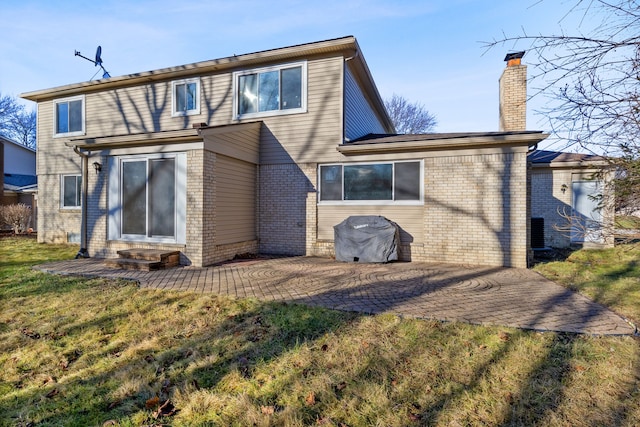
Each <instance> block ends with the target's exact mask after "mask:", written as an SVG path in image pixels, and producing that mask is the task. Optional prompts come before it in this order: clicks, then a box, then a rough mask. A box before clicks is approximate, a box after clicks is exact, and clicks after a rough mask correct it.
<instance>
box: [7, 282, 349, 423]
mask: <svg viewBox="0 0 640 427" xmlns="http://www.w3.org/2000/svg"><path fill="white" fill-rule="evenodd" d="M147 292H148V293H150V295H152V297H151V298H150V301H148V303H147V304H145V306H143V307H140V310H139V311H138V312H137V313H136V314H137V315H140V316H147V315H149V314H150V313H152V312H153V307H154V306H158V307H159V306H172V305H173V306H180V305H188V304H190V303H192V302H193V299H192V298H189V295H188V294H187V295H185V294H175V293H162V292H157V291H155V292H153V291H147ZM214 305H215V304H214ZM201 310H202V315H203V316H204V315H205V312H207V311H209V310H215V307H202V308H201ZM96 314H97V316H96V318H95V319H92V320H90V321H86V322H79V323H75V324H68V325H65V326H64V327H62V328H60V332H62V333H61V334H60V336H59V338H53V339H49V340H48V341H50V342H49V343H48V344H49V345H51V346H53V347H60V352H59V353H60V354H61V355H67V354H71V357H69V358H67V359H68V360H67V363H68V364H69V366H68V367H67V368H65V369H64V371H67V369H68V371H67V372H65V373H63V375H65V377H66V378H64V380H63V381H60V382H59V383H56V382H54V383H43V384H42V386H41V387H30V390H28V391H27V389H26V388H25V389H24V390H20V389H19V388H21V387H22V386H23V384H14V387H15V388H18V389H17V390H14V391H15V393H13V394H12V396H11V397H7V396H5V397H4V398H3V397H0V413H2V414H4V415H3V416H0V425H14V424H15V423H19V420H20V419H21V417H22V418H23V419H29V420H34V421H35V422H36V424H37V425H59V424H60V425H62V424H64V425H77V426H85V425H98V424H100V425H101V424H102V423H104V422H105V421H107V420H109V419H122V418H126V417H128V416H130V415H131V414H132V413H135V412H138V411H141V410H142V411H144V410H145V409H148V408H146V405H147V401H148V400H149V399H152V398H154V397H158V398H159V399H163V400H164V399H169V398H170V397H171V396H172V394H173V393H174V392H175V389H176V388H185V387H187V388H192V389H199V388H212V387H215V386H216V385H217V384H218V383H219V381H220V380H221V379H222V378H224V377H225V376H226V375H228V374H229V373H230V372H233V371H237V372H239V373H240V374H241V375H242V376H243V377H250V376H251V375H252V371H253V369H254V367H255V365H256V364H257V363H261V362H265V361H270V360H274V359H276V358H278V357H279V356H280V355H282V354H283V353H285V352H288V351H290V350H291V349H293V348H295V347H296V346H299V345H300V344H301V343H304V342H308V341H313V340H315V339H316V338H318V337H320V336H322V335H323V334H325V333H327V332H330V331H333V330H335V329H336V328H339V327H340V326H341V325H343V324H344V323H345V322H349V321H351V320H352V319H353V318H355V317H356V316H355V315H349V314H345V313H338V312H332V311H329V310H322V309H309V308H306V307H303V306H295V305H288V304H279V303H269V304H257V305H255V306H254V307H253V308H251V309H249V310H247V311H244V312H242V313H233V314H229V315H225V316H226V319H225V320H224V321H222V322H219V323H217V324H212V325H211V326H212V327H211V328H200V330H199V331H198V332H196V333H191V332H190V331H189V328H184V329H181V330H175V331H173V332H172V333H171V334H169V337H167V336H162V337H159V338H158V339H159V342H155V341H154V338H153V336H149V337H147V338H145V339H144V340H143V341H146V342H136V341H138V340H140V338H137V337H130V339H131V341H128V340H127V337H119V338H116V335H114V336H111V335H113V334H114V333H116V332H117V329H118V324H121V323H122V322H127V321H131V319H130V320H128V319H127V317H129V316H130V315H128V314H125V313H119V314H116V313H113V314H114V315H113V316H110V315H105V314H100V313H96ZM83 334H89V335H92V334H102V335H103V336H104V338H103V339H102V340H101V343H102V346H101V347H100V348H90V349H88V348H82V344H79V345H78V348H77V349H73V348H68V347H65V343H70V342H82V339H81V337H82V335H83ZM243 338H246V340H244V339H243ZM25 339H26V338H25ZM41 339H45V338H44V336H43V338H41ZM74 354H75V358H74ZM205 361H206V362H205ZM95 364H98V365H99V366H102V367H104V365H105V364H106V365H107V366H108V365H111V367H109V368H107V369H104V370H103V372H99V373H97V371H100V370H101V369H100V368H96V367H95ZM194 366H195V367H194ZM46 368H51V370H54V369H53V368H54V367H45V368H43V370H44V371H45V372H46V370H47V369H46ZM74 371H75V372H74ZM39 374H43V373H42V372H40V373H39ZM23 375H24V376H25V379H28V380H34V379H35V377H36V376H37V375H38V373H36V372H35V371H33V370H29V369H28V368H25V370H24V372H23ZM136 376H138V378H136ZM12 388H13V387H12ZM150 412H151V411H150Z"/></svg>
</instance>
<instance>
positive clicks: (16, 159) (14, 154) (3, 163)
mask: <svg viewBox="0 0 640 427" xmlns="http://www.w3.org/2000/svg"><path fill="white" fill-rule="evenodd" d="M0 167H1V168H2V169H1V170H0V175H1V179H2V181H1V182H0V184H1V185H2V189H3V193H2V198H1V199H0V204H1V205H11V204H16V203H23V204H25V205H28V206H31V207H32V208H33V212H34V213H35V211H36V206H37V192H38V180H37V177H36V151H35V150H33V149H31V148H28V147H25V146H24V145H22V144H19V143H17V142H15V141H13V140H11V139H8V138H5V137H3V136H1V135H0ZM33 227H34V228H35V221H34V224H33Z"/></svg>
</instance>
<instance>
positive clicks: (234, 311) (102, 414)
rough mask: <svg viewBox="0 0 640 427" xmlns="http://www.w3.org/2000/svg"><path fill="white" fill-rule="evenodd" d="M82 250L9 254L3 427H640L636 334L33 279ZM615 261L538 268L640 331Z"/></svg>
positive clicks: (0, 389)
mask: <svg viewBox="0 0 640 427" xmlns="http://www.w3.org/2000/svg"><path fill="white" fill-rule="evenodd" d="M76 250H77V247H72V246H54V245H39V244H37V243H35V242H34V241H33V240H31V239H1V240H0V426H27V425H33V426H58V425H60V426H62V425H64V426H94V425H95V426H102V425H116V426H151V425H172V426H218V425H219V426H252V425H255V426H306V425H322V426H352V427H353V426H371V425H374V426H375V425H379V426H413V425H454V426H458V425H460V426H467V425H489V426H494V425H495V426H498V425H499V426H504V425H557V426H566V425H572V426H595V425H621V426H633V425H638V424H640V392H639V390H638V387H639V384H640V347H639V345H638V341H637V339H636V338H633V337H589V336H576V335H566V334H554V333H537V332H531V331H521V330H516V329H510V328H499V327H482V326H472V325H467V324H461V323H440V322H435V321H420V320H408V319H401V318H399V317H396V316H391V315H383V316H360V315H357V314H353V313H343V312H337V311H332V310H325V309H319V308H308V307H303V306H299V305H292V304H275V303H263V302H259V301H256V300H247V299H232V298H228V297H222V296H217V295H213V294H205V295H201V294H193V293H177V292H164V291H155V290H143V289H139V288H138V287H137V286H135V285H134V284H132V283H129V282H125V281H111V280H101V279H93V280H87V279H79V278H72V277H60V276H52V275H46V274H43V273H40V272H36V271H33V270H31V266H32V265H33V264H36V263H39V262H42V261H45V260H47V261H48V260H53V259H65V258H72V257H73V256H74V255H75V253H76ZM613 254H614V255H611V254H609V255H607V253H603V254H602V255H600V256H601V257H602V258H597V257H596V253H595V252H592V253H589V254H585V255H581V254H576V255H574V256H575V258H573V257H572V258H573V259H570V260H569V261H568V262H567V263H559V264H556V263H551V264H546V265H541V266H538V267H537V268H539V269H540V271H542V272H543V273H544V274H552V275H556V276H557V278H559V279H560V278H562V280H564V278H565V277H569V276H570V277H572V279H571V280H569V281H567V282H566V283H567V284H568V285H570V286H571V287H573V288H575V289H579V290H580V291H584V292H585V293H587V294H589V293H590V292H595V293H592V295H594V297H596V298H599V299H600V301H602V302H604V303H606V304H610V305H611V306H612V307H614V308H615V309H616V310H617V311H618V312H620V313H621V314H623V315H626V316H628V317H634V318H638V317H639V316H638V313H637V310H638V304H637V302H638V301H637V298H638V296H637V292H638V288H639V285H638V282H637V280H636V281H634V280H632V279H633V278H634V277H637V276H638V274H637V273H638V271H637V267H636V266H635V264H634V262H633V255H629V258H626V256H627V255H624V256H623V255H620V254H619V253H618V252H614V253H613ZM583 257H585V258H583ZM587 259H588V260H589V261H587ZM596 260H600V261H597V262H596ZM608 263H611V264H615V265H617V267H605V266H606V265H608ZM561 264H562V265H564V264H567V265H568V267H562V268H561V267H560V265H561ZM596 265H598V268H602V271H600V270H598V269H596V268H595V267H594V266H596ZM585 270H588V271H589V274H587V273H586V272H585ZM590 275H593V276H590ZM581 277H584V279H583V281H578V280H577V279H576V278H581ZM605 278H606V280H605ZM596 290H597V292H596ZM634 292H635V294H633V293H634ZM629 294H633V295H635V296H633V297H632V298H633V299H631V300H630V301H629V302H628V303H627V302H626V299H627V297H628V295H629ZM634 304H635V305H634ZM167 401H168V402H169V404H168V405H167V406H166V407H164V408H163V409H161V408H160V405H162V404H163V403H165V402H167Z"/></svg>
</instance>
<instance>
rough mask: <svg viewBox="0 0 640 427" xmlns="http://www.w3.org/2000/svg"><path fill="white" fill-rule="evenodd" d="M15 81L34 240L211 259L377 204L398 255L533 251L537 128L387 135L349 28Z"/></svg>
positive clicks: (289, 238)
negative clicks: (94, 73)
mask: <svg viewBox="0 0 640 427" xmlns="http://www.w3.org/2000/svg"><path fill="white" fill-rule="evenodd" d="M506 71H507V70H506ZM516 80H517V79H516ZM522 83H524V82H519V83H518V84H522ZM22 96H23V97H24V98H26V99H29V100H32V101H35V102H37V104H38V177H39V185H40V188H42V189H47V191H46V192H41V196H40V212H41V214H40V216H39V225H38V229H39V233H38V239H39V240H40V241H43V242H55V241H66V240H67V239H68V238H69V233H71V234H73V233H77V230H80V241H81V242H82V243H81V246H82V248H81V253H82V255H88V256H92V257H113V256H115V255H116V252H117V251H118V250H121V249H127V248H158V249H167V250H178V251H180V253H181V263H182V264H185V265H194V266H204V265H210V264H212V263H216V262H219V261H223V260H226V259H230V258H232V257H234V255H236V254H243V253H272V254H292V255H321V256H331V255H332V254H333V238H334V234H333V231H334V230H333V226H334V225H336V224H338V223H340V222H341V221H342V220H343V219H345V218H346V217H348V216H351V215H382V216H385V217H386V218H388V219H389V220H391V221H393V222H395V223H396V224H397V225H398V226H399V228H400V230H401V232H400V238H401V242H400V248H399V249H400V258H401V259H403V260H420V261H441V262H456V263H469V264H484V265H506V266H519V267H524V266H526V265H527V261H528V257H529V253H530V250H529V221H528V192H527V151H528V150H529V148H530V147H531V146H534V145H535V144H536V143H537V142H539V141H540V140H542V139H544V138H545V137H546V135H545V134H543V133H541V132H534V131H519V130H518V131H513V130H509V129H506V130H503V131H500V132H484V133H455V134H428V135H395V134H394V127H393V124H392V123H391V121H390V119H389V117H388V115H387V113H386V110H385V108H384V104H383V101H382V99H381V97H380V94H379V93H378V90H377V89H376V86H375V83H374V81H373V78H372V75H371V72H370V70H369V68H368V66H367V64H366V62H365V59H364V56H363V54H362V51H361V50H360V47H359V46H358V43H357V41H356V39H355V38H354V37H344V38H339V39H333V40H326V41H320V42H315V43H309V44H303V45H297V46H290V47H284V48H279V49H273V50H267V51H262V52H256V53H249V54H244V55H234V56H230V57H226V58H220V59H215V60H209V61H204V62H199V63H195V64H188V65H182V66H177V67H172V68H166V69H161V70H155V71H148V72H141V73H137V74H132V75H127V76H121V77H112V78H107V79H102V80H97V81H89V82H82V83H77V84H71V85H67V86H62V87H55V88H51V89H45V90H39V91H34V92H29V93H26V94H23V95H22ZM506 110H508V108H505V112H504V113H505V114H506V113H508V111H506Z"/></svg>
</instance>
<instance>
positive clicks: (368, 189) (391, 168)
mask: <svg viewBox="0 0 640 427" xmlns="http://www.w3.org/2000/svg"><path fill="white" fill-rule="evenodd" d="M318 175H319V176H318V183H319V203H321V204H366V205H380V204H400V205H417V204H422V203H423V198H424V196H423V194H424V184H423V183H424V179H423V177H424V172H423V162H422V160H411V161H396V162H377V163H341V164H328V165H320V167H319V168H318Z"/></svg>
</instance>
